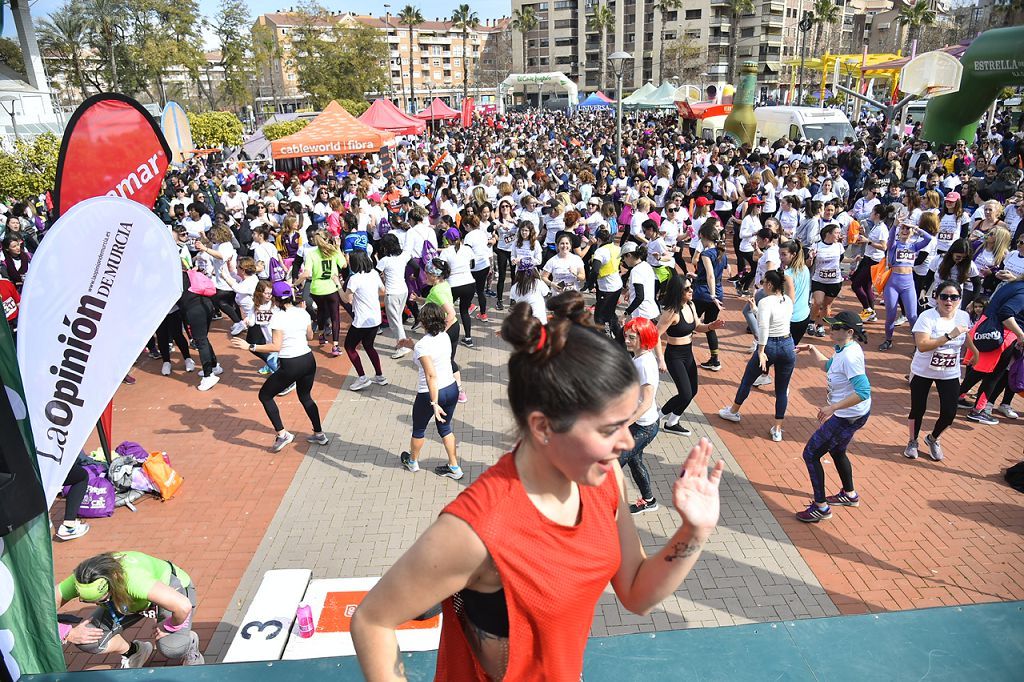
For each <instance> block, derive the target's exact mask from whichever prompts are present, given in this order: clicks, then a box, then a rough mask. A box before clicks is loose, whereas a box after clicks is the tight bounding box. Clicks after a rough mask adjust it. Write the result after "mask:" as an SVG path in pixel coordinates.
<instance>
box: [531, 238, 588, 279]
mask: <svg viewBox="0 0 1024 682" xmlns="http://www.w3.org/2000/svg"><path fill="white" fill-rule="evenodd" d="M556 247H557V249H558V251H557V253H556V254H555V257H554V258H551V259H550V260H548V262H547V263H545V264H544V270H543V272H541V277H543V278H544V281H546V282H547V283H548V285H549V286H550V287H551V288H553V289H554V290H555V291H556V292H561V291H566V290H570V289H571V290H574V291H578V290H579V289H580V287H581V285H582V283H583V282H584V281H585V280H586V278H587V275H586V266H584V264H583V259H582V258H580V257H579V256H577V255H576V254H575V253H573V252H572V238H571V237H570V236H569V235H568V234H567V233H563V234H562V236H560V237H559V238H558V242H557V244H556Z"/></svg>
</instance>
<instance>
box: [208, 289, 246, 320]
mask: <svg viewBox="0 0 1024 682" xmlns="http://www.w3.org/2000/svg"><path fill="white" fill-rule="evenodd" d="M210 300H212V301H213V306H214V307H215V308H217V310H220V311H221V312H223V313H224V314H225V315H227V316H228V317H229V318H231V321H232V322H235V323H238V322H241V321H242V316H241V315H240V314H239V312H238V305H237V304H235V292H233V291H221V290H220V289H217V293H215V294H214V295H213V296H212V297H211V299H210Z"/></svg>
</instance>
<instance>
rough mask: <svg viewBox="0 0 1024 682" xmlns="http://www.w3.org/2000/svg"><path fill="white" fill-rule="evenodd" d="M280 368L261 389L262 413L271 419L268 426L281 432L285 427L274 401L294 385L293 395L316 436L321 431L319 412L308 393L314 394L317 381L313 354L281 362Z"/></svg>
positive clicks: (281, 360) (283, 359)
mask: <svg viewBox="0 0 1024 682" xmlns="http://www.w3.org/2000/svg"><path fill="white" fill-rule="evenodd" d="M280 362H281V366H280V367H279V368H278V370H277V371H276V372H274V373H273V374H271V375H270V376H269V377H267V380H266V381H265V382H263V386H262V388H260V402H261V403H263V409H264V410H266V412H267V417H269V418H270V423H271V424H272V425H273V426H274V429H275V430H277V431H284V424H282V423H281V412H280V411H279V410H278V409H277V403H276V402H275V401H274V398H275V397H277V394H278V393H280V392H281V391H283V390H284V389H286V388H288V387H289V386H291V385H292V384H295V393H296V395H297V396H298V397H299V402H300V403H302V409H304V410H306V416H307V417H309V423H310V424H311V425H312V426H313V431H314V432H315V433H320V432H321V431H323V428H322V427H321V426H320V410H319V409H318V408H317V406H316V402H315V401H314V400H313V396H312V395H310V393H311V392H312V390H313V380H314V379H316V360H314V359H313V353H312V352H309V353H305V354H303V355H300V356H299V357H297V358H281V359H280Z"/></svg>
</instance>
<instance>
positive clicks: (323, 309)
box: [311, 291, 341, 346]
mask: <svg viewBox="0 0 1024 682" xmlns="http://www.w3.org/2000/svg"><path fill="white" fill-rule="evenodd" d="M311 295H312V296H313V301H314V302H316V317H317V320H316V323H317V325H318V326H319V327H320V333H321V334H323V333H324V329H326V328H327V320H328V318H330V320H331V338H332V339H333V340H334V345H335V346H337V345H338V338H339V331H340V329H341V294H339V293H338V292H337V291H334V292H331V293H329V294H326V295H324V296H318V295H313V294H311Z"/></svg>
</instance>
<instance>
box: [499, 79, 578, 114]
mask: <svg viewBox="0 0 1024 682" xmlns="http://www.w3.org/2000/svg"><path fill="white" fill-rule="evenodd" d="M547 84H553V85H557V86H559V87H561V88H565V93H566V95H568V97H569V104H570V106H572V105H575V104H576V103H577V102H578V101H579V88H578V87H576V84H575V83H574V82H572V80H571V79H570V78H569V77H568V76H566V75H565V74H564V73H562V72H561V71H551V72H549V73H514V74H512V75H511V76H509V77H508V78H506V79H505V80H503V81H502V82H501V83H500V84H499V85H498V110H499V111H500V112H502V113H505V95H507V94H508V93H510V92H512V91H513V90H515V88H516V86H517V85H547Z"/></svg>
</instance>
